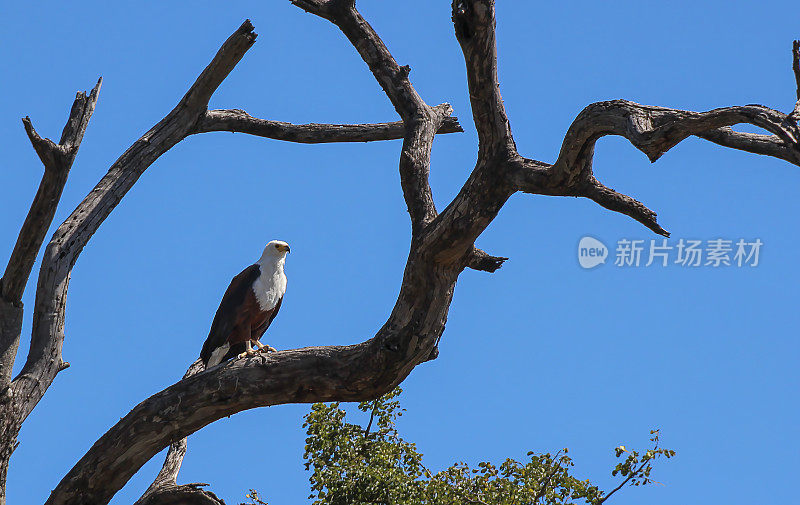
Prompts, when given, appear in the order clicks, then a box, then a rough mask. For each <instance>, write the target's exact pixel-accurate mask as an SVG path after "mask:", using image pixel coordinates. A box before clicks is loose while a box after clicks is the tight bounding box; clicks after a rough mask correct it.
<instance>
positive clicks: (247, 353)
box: [238, 349, 258, 359]
mask: <svg viewBox="0 0 800 505" xmlns="http://www.w3.org/2000/svg"><path fill="white" fill-rule="evenodd" d="M256 354H258V351H254V350H252V349H248V350H247V351H245V352H243V353H241V354H240V355H239V356H238V357H239V359H242V358H249V357H251V356H255V355H256Z"/></svg>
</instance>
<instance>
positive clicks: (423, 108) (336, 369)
mask: <svg viewBox="0 0 800 505" xmlns="http://www.w3.org/2000/svg"><path fill="white" fill-rule="evenodd" d="M292 3H294V4H295V5H296V6H298V7H299V8H301V9H303V10H305V11H306V12H309V13H311V14H314V15H317V16H319V17H321V18H324V19H326V20H328V21H330V22H332V23H333V24H334V25H336V26H337V27H338V28H339V29H340V30H341V31H342V33H343V34H344V35H345V36H346V37H347V39H348V40H349V41H350V42H351V43H352V45H353V46H354V48H355V49H356V50H357V51H358V53H359V54H360V56H361V58H362V59H363V60H364V61H365V63H366V64H367V65H368V66H369V68H370V70H371V71H372V73H373V75H374V76H375V78H376V79H377V81H378V83H379V84H380V85H381V87H382V88H383V90H384V92H385V93H386V95H387V97H388V98H389V100H390V101H391V103H392V105H393V106H394V108H395V110H396V111H397V113H398V114H399V115H400V117H401V119H402V121H401V122H396V123H386V124H370V125H320V124H311V125H291V124H287V123H279V122H274V121H268V120H264V119H258V118H254V117H251V116H249V115H248V114H247V113H245V112H244V111H242V110H207V105H208V101H209V99H210V98H211V96H212V94H213V93H214V91H215V90H216V89H217V87H218V86H219V85H220V83H221V82H222V81H223V80H224V79H225V78H226V77H227V75H228V74H229V73H230V72H231V71H232V70H233V68H234V66H235V65H236V64H237V62H238V61H239V60H240V59H241V58H242V57H243V56H244V54H245V52H247V50H248V49H249V48H250V47H251V46H252V45H253V43H254V42H255V39H256V34H255V33H254V32H253V27H252V25H251V24H250V22H249V21H245V23H244V24H243V25H242V26H241V27H240V28H239V29H238V30H236V31H235V32H234V33H233V35H231V37H230V38H229V39H228V40H227V41H226V42H225V43H224V44H223V45H222V47H221V48H220V50H219V52H218V53H217V54H216V56H215V57H214V58H213V60H212V61H211V63H210V64H209V65H208V67H206V69H205V70H204V71H203V72H202V73H201V74H200V76H199V77H198V78H197V80H196V82H195V83H194V84H193V85H192V86H191V88H190V89H189V91H188V92H187V93H186V95H185V96H184V97H183V99H182V100H181V101H180V102H179V103H178V105H177V106H176V107H175V108H174V109H173V110H172V111H171V112H170V113H169V114H167V115H166V116H165V117H164V119H162V120H161V121H160V122H159V123H158V124H156V125H155V126H154V127H153V128H152V129H151V130H150V131H148V132H147V133H146V134H145V135H144V136H142V137H141V138H140V139H139V140H137V141H136V142H135V143H134V144H133V145H132V146H131V147H130V148H129V149H128V150H127V151H126V152H125V153H124V154H123V155H122V156H121V157H120V158H119V159H118V160H117V161H116V162H115V163H114V164H113V165H112V166H111V168H110V169H109V171H108V173H107V174H106V175H105V176H104V177H103V178H102V179H101V180H100V182H98V184H97V186H96V187H95V188H94V189H93V190H92V191H91V192H90V193H89V194H88V195H87V196H86V198H85V199H84V200H83V202H82V203H81V204H80V205H79V206H78V208H77V209H76V210H75V211H74V212H73V213H72V214H71V215H70V216H69V217H68V218H67V219H66V220H65V221H64V222H63V223H62V224H61V225H60V226H59V227H58V229H57V230H56V232H55V234H54V235H53V237H52V239H51V241H50V242H49V244H48V245H47V246H46V248H45V251H44V258H43V261H42V266H41V269H40V273H39V281H38V284H37V291H36V302H35V305H34V313H33V328H32V335H31V342H30V352H29V355H28V359H27V362H26V363H25V365H24V367H23V369H22V371H21V372H20V374H19V375H18V376H17V377H16V378H14V379H13V380H12V379H11V369H12V365H13V363H14V359H15V357H16V354H17V349H18V346H19V342H20V333H21V320H22V303H21V299H22V292H23V290H24V287H25V285H26V284H27V280H28V277H29V275H30V273H31V270H32V267H33V264H34V259H35V257H36V254H37V252H38V250H39V248H40V247H41V245H42V243H43V240H44V235H45V233H46V231H47V229H48V227H49V225H50V223H51V221H52V219H53V215H54V212H55V208H56V205H57V203H58V199H59V196H60V194H61V191H62V189H63V188H64V185H65V183H66V179H67V174H68V173H69V169H70V167H71V165H72V163H73V161H74V159H75V155H76V152H77V150H78V147H79V146H80V142H81V139H82V137H83V132H84V131H85V129H86V127H87V124H88V121H89V118H90V117H91V114H92V111H93V109H94V105H95V103H96V101H97V96H98V92H99V88H100V83H99V82H98V85H97V86H96V87H95V88H94V89H93V90H92V92H91V93H90V94H89V95H88V96H87V95H85V94H82V93H80V94H78V96H77V98H76V100H75V103H74V105H73V107H72V111H71V113H70V117H69V120H68V122H67V126H66V127H65V128H64V132H63V134H62V137H61V140H60V142H59V143H58V144H56V143H54V142H52V141H50V140H48V139H42V138H41V137H40V136H39V135H38V134H37V133H36V131H35V130H34V128H33V126H32V124H31V122H30V120H28V119H27V118H26V119H24V120H23V122H24V124H25V128H26V131H27V132H28V136H29V137H30V139H31V142H32V144H33V147H34V149H35V150H36V152H37V154H38V155H39V157H40V158H41V160H42V163H43V164H44V166H45V173H44V176H43V178H42V183H41V186H40V188H39V191H38V193H37V195H36V197H35V199H34V202H33V204H32V206H31V210H30V212H29V214H28V218H27V219H26V221H25V223H24V225H23V227H22V230H21V232H20V234H19V238H18V241H17V244H16V247H15V248H14V251H13V253H12V255H11V258H10V260H9V264H8V267H7V268H6V270H5V273H4V275H3V277H2V283H1V284H0V295H2V296H0V371H2V373H0V380H2V382H3V383H2V397H1V398H0V401H1V403H0V447H2V450H0V464H1V465H2V466H1V467H0V501H2V502H4V501H5V499H4V496H5V477H6V472H7V469H8V463H9V458H10V456H11V453H12V452H13V450H14V448H15V446H16V436H17V434H18V432H19V429H20V427H21V425H22V423H23V422H24V420H25V418H26V417H27V416H28V414H30V412H31V411H32V410H33V408H34V407H35V406H36V404H37V403H38V402H39V401H40V400H41V398H42V396H43V395H44V393H45V392H46V391H47V388H48V387H49V386H50V384H52V382H53V380H54V379H55V377H56V375H57V374H58V372H59V371H61V370H63V369H65V368H66V367H67V366H69V365H68V364H67V363H65V362H63V361H62V359H61V348H62V345H63V342H64V310H65V304H66V295H67V288H68V284H69V278H70V272H71V270H72V267H73V266H74V265H75V262H76V260H77V259H78V256H79V255H80V252H81V251H82V249H83V248H84V247H85V245H86V244H87V242H88V240H89V239H90V238H91V236H92V235H93V234H94V232H95V231H97V229H98V227H99V226H100V224H101V223H102V222H103V221H104V220H105V219H106V218H107V217H108V215H109V214H110V213H111V211H112V210H113V209H114V208H115V207H116V205H117V204H118V203H119V202H120V200H121V199H122V198H123V197H124V196H125V194H126V193H127V191H128V190H130V189H131V187H132V186H133V185H134V184H135V183H136V181H137V179H138V178H139V177H140V176H141V175H142V173H143V172H144V171H145V170H146V169H147V167H149V166H150V165H151V164H152V163H153V162H154V161H155V160H156V159H157V158H158V157H159V156H161V155H162V154H164V153H165V152H166V151H167V150H169V149H170V148H172V147H173V146H174V145H176V144H177V143H178V142H180V141H181V140H183V139H184V138H186V137H187V136H189V135H192V134H195V133H203V132H212V131H230V132H244V133H250V134H253V135H259V136H263V137H269V138H273V139H279V140H286V141H291V142H305V143H324V142H362V141H373V140H385V139H394V138H402V139H403V145H402V149H401V152H400V163H399V170H400V178H401V186H402V191H403V195H404V198H405V202H406V205H407V208H408V213H409V216H410V218H411V224H412V237H411V248H410V251H409V254H408V260H407V263H406V267H405V271H404V274H403V281H402V285H401V288H400V294H399V296H398V299H397V302H396V304H395V306H394V308H393V310H392V312H391V315H390V316H389V319H388V320H387V321H386V323H385V324H384V325H383V326H382V327H381V328H380V329H379V330H378V332H377V333H376V334H375V336H373V337H372V338H370V339H368V340H366V341H364V342H362V343H360V344H356V345H350V346H326V347H309V348H304V349H295V350H287V351H281V352H278V353H275V354H270V355H269V356H259V357H254V358H248V359H240V360H234V361H231V362H228V363H226V364H224V365H221V366H219V367H215V368H213V369H211V370H208V371H201V372H200V373H191V370H190V372H189V373H187V376H186V377H185V378H184V379H183V380H181V381H179V382H178V383H176V384H174V385H172V386H170V387H168V388H166V389H164V390H163V391H161V392H158V393H156V394H154V395H153V396H151V397H150V398H147V399H146V400H144V401H142V402H141V403H140V404H139V405H137V406H136V407H135V408H134V409H133V410H132V411H131V412H130V413H128V414H127V415H126V416H125V417H124V418H122V419H121V420H120V421H119V422H118V423H117V424H116V425H115V426H114V427H112V428H111V429H110V430H109V431H108V432H107V433H106V434H104V435H103V436H102V437H100V439H98V440H97V442H96V443H95V444H94V445H93V446H92V448H91V449H90V450H89V451H88V452H87V453H86V454H85V455H84V456H83V457H82V458H81V459H80V461H78V462H77V463H76V464H75V466H74V467H73V468H72V470H71V471H70V472H69V473H68V474H67V475H66V476H65V477H64V478H63V479H62V481H61V482H60V483H59V484H58V486H57V487H56V489H55V490H54V491H53V492H52V494H51V496H50V498H49V499H48V501H47V504H49V505H66V504H104V503H108V501H109V500H110V499H111V497H112V496H114V494H115V493H116V492H117V491H118V490H119V489H120V488H122V486H124V485H125V483H126V482H128V480H129V479H130V478H131V477H132V476H133V475H134V474H135V473H136V472H137V471H138V470H139V469H140V468H141V466H142V465H144V464H145V463H146V462H147V461H148V460H150V459H151V458H152V457H153V456H154V455H155V454H157V453H158V452H159V451H161V450H162V449H164V448H165V447H167V446H169V445H170V444H173V445H172V448H171V450H170V451H169V454H168V457H167V461H166V462H165V464H164V468H163V469H162V471H161V472H160V473H159V476H158V477H157V479H156V481H155V482H154V483H153V486H151V488H150V489H149V490H148V492H147V493H146V494H145V495H144V496H143V497H142V499H141V500H140V503H147V504H149V505H154V504H166V503H197V504H200V503H204V504H212V503H221V501H220V500H218V499H217V498H216V497H215V496H214V495H213V493H210V492H207V491H203V490H201V489H199V486H198V485H185V486H178V485H177V484H176V476H177V472H178V469H179V468H180V463H181V461H182V459H183V455H184V453H185V450H186V446H185V441H184V440H183V439H184V438H185V437H186V436H188V435H190V434H191V433H194V432H195V431H197V430H199V429H201V428H203V427H204V426H206V425H208V424H210V423H212V422H214V421H216V420H218V419H220V418H222V417H225V416H230V415H232V414H235V413H237V412H241V411H242V410H246V409H251V408H256V407H263V406H268V405H280V404H286V403H310V402H320V401H361V400H368V399H372V398H375V397H377V396H379V395H381V394H383V393H385V392H387V391H389V390H391V389H392V388H393V387H394V386H396V385H397V384H399V383H400V382H401V381H402V380H403V379H404V378H405V377H406V376H407V375H408V374H409V373H410V372H411V371H412V370H413V369H414V367H415V366H417V365H418V364H420V363H422V362H424V361H427V360H431V359H434V358H435V357H436V356H437V354H438V350H437V344H438V341H439V339H440V338H441V336H442V333H443V332H444V328H445V323H446V320H447V312H448V308H449V306H450V302H451V300H452V295H453V289H454V287H455V283H456V280H457V279H458V276H459V274H460V273H461V272H462V271H464V270H465V269H467V268H471V269H475V270H482V271H486V272H494V271H495V270H497V269H498V268H500V266H501V265H502V263H503V261H504V260H505V259H506V258H503V257H498V256H492V255H490V254H488V253H486V252H484V251H482V250H480V249H477V248H476V247H475V241H476V239H477V238H478V237H479V236H480V235H481V233H482V232H483V231H484V230H485V229H486V227H487V226H488V225H489V223H491V221H492V220H493V219H494V218H495V216H497V213H498V212H499V210H500V209H501V208H502V206H503V205H504V203H505V202H506V201H507V200H508V198H509V197H510V196H511V195H513V194H514V193H516V192H524V193H529V194H540V195H553V196H574V197H585V198H589V199H591V200H594V201H595V202H597V203H598V204H600V205H601V206H603V207H605V208H607V209H609V210H612V211H615V212H620V213H622V214H625V215H627V216H630V217H632V218H633V219H635V220H637V221H639V222H641V223H642V224H643V225H645V226H646V227H648V228H649V229H651V230H653V231H654V232H655V233H658V234H660V235H664V236H668V235H669V234H668V233H667V232H666V231H665V230H664V229H663V228H662V227H661V225H659V223H658V222H657V220H656V213H655V212H653V211H652V210H650V209H649V208H647V207H646V206H645V205H644V204H642V203H640V202H638V201H637V200H635V199H633V198H631V197H630V196H627V195H624V194H621V193H619V192H617V191H615V190H613V189H611V188H609V187H607V186H605V185H603V184H602V183H601V182H600V181H598V180H597V179H596V178H595V176H594V174H593V171H592V160H593V154H594V145H595V143H596V141H597V140H598V139H599V138H600V137H603V136H605V135H620V136H622V137H625V138H626V139H628V141H630V143H631V144H633V146H634V147H636V148H637V149H639V150H640V151H642V152H643V153H644V154H646V155H647V156H648V158H649V159H650V160H651V161H652V162H654V161H656V160H657V159H658V158H659V157H660V156H661V155H662V154H664V153H665V152H666V151H668V150H669V149H670V148H672V147H673V146H675V145H677V144H678V143H680V142H681V141H682V140H684V139H685V138H687V137H690V136H697V137H700V138H703V139H706V140H709V141H711V142H714V143H716V144H719V145H721V146H723V147H729V148H733V149H739V150H743V151H747V152H751V153H755V154H762V155H766V156H772V157H775V158H780V159H782V160H785V161H788V162H789V163H792V164H795V165H800V143H798V140H799V139H800V128H798V119H800V64H799V63H798V58H799V57H800V56H799V53H800V43H798V42H797V41H795V42H794V45H793V49H792V51H793V70H794V74H795V77H796V79H797V91H796V92H797V100H798V101H797V105H796V106H795V107H794V110H793V112H792V113H790V114H789V115H787V114H784V113H782V112H779V111H777V110H773V109H770V108H768V107H765V106H762V105H746V106H735V107H725V108H720V109H714V110H710V111H707V112H692V111H685V110H676V109H669V108H664V107H654V106H645V105H640V104H636V103H633V102H629V101H625V100H614V101H608V102H598V103H593V104H591V105H589V106H587V107H586V108H585V109H584V110H583V111H582V112H581V113H580V114H579V115H578V117H577V118H576V119H575V120H574V121H573V123H572V125H571V126H570V127H569V129H568V131H567V133H566V135H565V137H564V141H563V144H562V147H561V151H560V153H559V155H558V158H557V159H556V160H555V162H554V163H552V164H549V163H545V162H542V161H537V160H533V159H530V158H525V157H523V156H522V155H521V154H519V152H518V151H517V147H516V143H515V141H514V138H513V136H512V134H511V128H510V125H509V121H508V117H507V115H506V111H505V108H504V105H503V101H502V98H501V96H500V92H499V88H498V78H497V51H496V44H495V16H494V1H493V0H454V1H453V12H452V19H453V24H454V27H455V33H456V37H457V39H458V42H459V43H460V45H461V48H462V50H463V53H464V59H465V62H466V71H467V82H468V86H469V93H470V100H471V105H472V116H473V119H474V122H475V127H476V129H477V132H478V137H479V150H478V158H477V161H476V164H475V168H474V170H473V171H472V173H471V174H470V176H469V178H468V179H467V181H466V182H465V183H464V185H463V187H462V188H461V190H460V192H459V193H458V195H457V196H456V197H455V198H454V199H453V200H452V201H451V202H450V203H449V205H448V206H447V207H446V208H445V209H444V210H442V211H441V212H439V211H438V210H437V209H436V207H435V205H434V203H433V198H432V194H431V188H430V185H429V183H428V176H429V173H430V155H431V147H432V145H433V140H434V136H435V135H436V134H437V133H450V132H457V131H461V128H460V126H459V124H458V121H457V120H456V119H455V118H452V117H450V113H451V109H450V107H449V105H447V104H442V105H437V106H430V105H428V104H427V103H425V102H424V101H423V100H422V99H421V98H420V96H419V95H418V94H417V92H416V91H415V89H414V87H413V86H412V85H411V82H410V81H409V71H410V69H409V67H407V66H401V65H399V64H398V63H397V62H396V61H395V60H394V58H393V57H392V55H391V53H390V52H389V50H388V49H387V48H386V46H385V45H384V44H383V42H382V41H381V39H380V37H379V36H378V35H377V34H376V33H375V31H374V30H373V29H372V27H371V26H370V25H369V24H368V23H367V22H366V21H365V20H364V18H363V17H362V16H361V15H360V14H359V12H358V11H357V9H356V6H355V1H354V0H293V1H292ZM740 123H748V124H752V125H755V126H758V127H760V128H762V129H764V130H766V132H768V134H752V133H743V132H738V131H736V130H733V129H732V128H731V126H733V125H736V124H740Z"/></svg>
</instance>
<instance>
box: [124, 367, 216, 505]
mask: <svg viewBox="0 0 800 505" xmlns="http://www.w3.org/2000/svg"><path fill="white" fill-rule="evenodd" d="M204 370H205V365H203V362H202V360H200V359H197V360H195V362H194V363H192V364H191V366H189V369H188V370H186V373H185V374H184V375H183V379H187V378H189V377H192V376H193V375H197V374H198V373H200V372H202V371H204ZM183 379H181V380H183ZM187 446H188V442H187V439H186V438H185V437H184V438H182V439H180V440H178V441H177V442H173V443H172V444H170V446H169V450H168V451H167V457H166V458H165V459H164V464H163V465H162V467H161V470H160V471H159V472H158V475H157V476H156V478H155V480H154V481H153V483H152V484H150V487H148V488H147V490H146V491H145V492H144V494H142V496H141V498H139V499H138V500H136V503H135V504H134V505H166V504H169V503H187V504H194V503H199V504H206V503H209V504H214V505H218V504H220V503H221V504H224V503H225V502H223V501H222V500H220V499H219V498H217V497H216V495H215V494H214V493H212V492H210V491H205V490H203V489H200V487H201V486H207V485H208V484H199V483H194V484H183V485H178V472H180V470H181V464H182V463H183V458H184V457H185V456H186V449H187Z"/></svg>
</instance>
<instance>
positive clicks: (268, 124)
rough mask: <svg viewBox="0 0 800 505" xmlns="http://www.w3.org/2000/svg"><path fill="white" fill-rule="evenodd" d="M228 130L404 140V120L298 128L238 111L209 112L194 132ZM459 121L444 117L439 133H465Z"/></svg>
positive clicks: (303, 139)
mask: <svg viewBox="0 0 800 505" xmlns="http://www.w3.org/2000/svg"><path fill="white" fill-rule="evenodd" d="M219 131H227V132H234V133H248V134H250V135H256V136H259V137H266V138H270V139H275V140H283V141H287V142H300V143H303V144H319V143H328V142H373V141H376V140H394V139H401V138H403V137H405V134H406V130H405V127H404V126H403V122H402V121H395V122H393V123H377V124H317V123H311V124H304V125H295V124H292V123H284V122H281V121H270V120H267V119H259V118H255V117H253V116H251V115H250V114H248V113H247V112H245V111H243V110H239V109H228V110H210V111H208V112H206V113H205V115H203V117H202V119H201V120H200V122H199V123H198V124H197V126H196V128H195V130H194V131H192V133H206V132H219ZM463 131H464V130H463V128H461V125H460V124H458V118H456V117H446V118H444V120H443V122H442V125H441V127H439V130H438V131H437V132H436V133H457V132H463Z"/></svg>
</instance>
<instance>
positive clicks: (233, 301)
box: [200, 264, 261, 365]
mask: <svg viewBox="0 0 800 505" xmlns="http://www.w3.org/2000/svg"><path fill="white" fill-rule="evenodd" d="M259 275H261V268H260V267H259V266H258V264H254V265H250V266H249V267H247V268H245V269H244V270H242V271H241V272H240V273H239V275H237V276H236V277H234V278H233V280H232V281H231V283H230V284H229V285H228V289H226V290H225V294H224V295H223V296H222V301H221V302H220V303H219V308H218V309H217V313H216V314H214V321H213V322H212V323H211V330H209V332H208V338H206V341H205V343H204V344H203V350H202V351H200V359H202V360H203V363H204V364H206V365H208V360H209V359H211V355H212V354H213V353H214V351H215V350H217V349H218V348H220V347H222V346H223V345H225V344H226V343H228V338H229V337H230V335H231V333H232V332H233V331H234V329H235V328H236V323H237V320H239V319H240V318H241V316H242V314H241V312H242V311H243V310H246V304H245V299H246V298H247V294H248V291H252V287H253V283H254V282H255V281H256V279H258V276H259Z"/></svg>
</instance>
